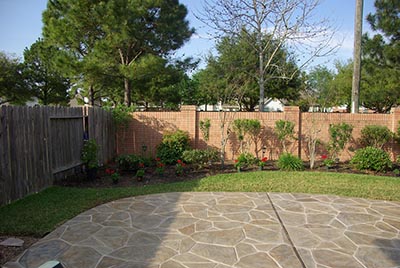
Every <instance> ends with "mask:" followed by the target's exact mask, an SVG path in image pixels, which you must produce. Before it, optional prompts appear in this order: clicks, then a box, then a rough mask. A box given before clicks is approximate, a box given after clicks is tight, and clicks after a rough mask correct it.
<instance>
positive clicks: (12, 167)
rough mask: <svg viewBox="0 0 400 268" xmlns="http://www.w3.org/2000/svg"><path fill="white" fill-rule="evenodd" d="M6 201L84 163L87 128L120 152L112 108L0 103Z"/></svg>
mask: <svg viewBox="0 0 400 268" xmlns="http://www.w3.org/2000/svg"><path fill="white" fill-rule="evenodd" d="M0 112H1V113H0V123H1V125H0V205H3V204H7V203H9V202H11V201H13V200H17V199H19V198H22V197H24V196H26V195H27V194H30V193H35V192H38V191H40V190H42V189H45V188H46V187H49V186H51V185H52V184H53V181H54V178H55V177H63V176H66V174H71V170H72V172H73V171H74V169H75V168H76V167H79V166H80V165H81V159H80V156H81V150H82V146H83V139H84V136H87V135H84V134H85V131H88V133H89V138H93V139H96V141H97V143H98V144H99V147H100V152H99V160H100V163H105V162H107V161H109V160H110V159H112V158H113V157H114V156H115V141H114V139H115V132H114V126H113V122H112V118H111V114H110V113H108V112H107V111H104V110H103V109H100V108H88V107H85V108H65V107H25V106H22V107H17V106H2V107H0Z"/></svg>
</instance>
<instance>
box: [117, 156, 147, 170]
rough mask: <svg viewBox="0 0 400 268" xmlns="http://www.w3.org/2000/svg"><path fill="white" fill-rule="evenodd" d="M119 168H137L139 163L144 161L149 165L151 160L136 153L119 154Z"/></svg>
mask: <svg viewBox="0 0 400 268" xmlns="http://www.w3.org/2000/svg"><path fill="white" fill-rule="evenodd" d="M115 161H116V162H117V163H118V168H119V169H121V170H137V169H138V168H139V163H143V164H144V165H145V166H149V165H150V163H151V160H149V159H148V158H145V157H141V156H138V155H135V154H122V155H119V156H118V157H117V158H116V160H115Z"/></svg>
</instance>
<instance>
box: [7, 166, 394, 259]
mask: <svg viewBox="0 0 400 268" xmlns="http://www.w3.org/2000/svg"><path fill="white" fill-rule="evenodd" d="M315 166H316V168H314V169H313V170H310V169H309V167H307V166H306V170H308V171H324V172H340V173H355V174H371V175H379V176H396V175H395V174H394V173H393V172H391V171H390V172H387V173H374V172H366V171H358V170H355V169H353V168H352V167H351V166H350V165H349V164H348V163H340V164H338V165H336V166H335V167H331V168H329V169H327V168H326V167H325V166H323V165H322V163H319V162H318V163H316V165H315ZM111 167H112V166H111ZM263 169H264V170H265V171H271V170H277V168H276V165H275V163H274V162H272V161H269V162H268V163H267V165H266V166H265V167H264V168H263ZM255 170H258V168H257V167H254V168H247V169H244V170H243V172H250V171H255ZM235 172H237V170H236V168H235V167H234V165H233V164H227V165H225V167H224V168H221V166H220V165H213V166H208V167H205V168H202V169H197V168H196V167H194V166H186V167H185V169H184V173H183V174H182V175H180V176H177V175H176V173H175V167H174V166H167V167H166V168H165V170H164V173H163V174H162V175H161V174H158V173H157V172H156V169H155V167H147V168H146V169H145V175H144V177H143V179H141V180H139V179H138V178H137V177H136V176H135V174H136V172H135V171H123V172H121V176H120V179H119V181H118V183H117V184H114V183H113V182H112V180H111V177H110V176H109V175H107V174H106V172H105V168H103V169H100V170H99V171H98V174H97V178H96V179H95V180H88V179H87V178H86V175H85V174H78V175H75V176H73V177H69V178H66V179H64V180H60V181H57V182H56V183H55V185H59V186H66V187H82V188H104V187H107V188H108V187H132V186H137V187H143V186H146V185H152V184H160V183H170V182H180V181H188V180H194V179H200V178H204V177H208V176H212V175H216V174H223V173H235ZM8 237H11V236H0V241H3V240H5V239H7V238H8ZM12 237H16V238H20V239H22V240H24V241H25V243H24V245H23V247H4V246H0V266H1V265H3V264H4V263H6V262H7V261H10V260H13V259H16V258H17V256H18V255H19V254H21V253H22V252H23V251H24V250H25V249H27V248H28V247H29V246H31V245H32V244H34V243H35V242H36V241H38V240H39V239H40V238H35V237H26V236H24V237H20V236H12Z"/></svg>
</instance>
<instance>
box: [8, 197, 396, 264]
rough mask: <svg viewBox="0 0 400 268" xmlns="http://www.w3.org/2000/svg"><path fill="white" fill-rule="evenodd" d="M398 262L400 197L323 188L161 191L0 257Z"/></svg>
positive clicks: (100, 210)
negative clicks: (313, 191) (317, 191)
mask: <svg viewBox="0 0 400 268" xmlns="http://www.w3.org/2000/svg"><path fill="white" fill-rule="evenodd" d="M50 260H57V261H59V262H61V263H62V264H63V266H64V267H79V268H81V267H86V268H90V267H96V268H104V267H114V268H123V267H135V268H136V267H137V268H145V267H146V268H200V267H201V268H227V267H243V268H246V267H248V268H257V267H268V268H270V267H271V268H275V267H276V268H278V267H280V268H292V267H293V268H297V267H300V268H304V267H307V268H337V267H346V268H353V267H354V268H365V267H368V268H369V267H371V268H372V267H379V268H389V267H400V203H398V202H387V201H377V200H365V199H360V198H343V197H338V196H327V195H309V194H277V193H165V194H155V195H147V196H138V197H132V198H125V199H121V200H117V201H114V202H110V203H107V204H104V205H100V206H98V207H95V208H93V209H90V210H88V211H86V212H84V213H82V214H80V215H78V216H77V217H75V218H73V219H71V220H70V221H68V222H66V223H65V224H63V225H62V226H60V227H59V228H57V229H56V230H55V231H53V232H52V233H50V234H49V235H47V236H46V237H44V238H43V239H42V240H40V241H39V242H38V243H36V244H35V245H33V246H32V247H30V248H29V249H28V250H27V251H25V253H23V254H22V255H21V256H20V257H19V259H18V260H17V261H16V262H9V263H7V264H6V265H5V266H4V267H6V268H14V267H18V268H21V267H27V268H37V267H39V266H40V265H42V264H43V263H45V262H47V261H50Z"/></svg>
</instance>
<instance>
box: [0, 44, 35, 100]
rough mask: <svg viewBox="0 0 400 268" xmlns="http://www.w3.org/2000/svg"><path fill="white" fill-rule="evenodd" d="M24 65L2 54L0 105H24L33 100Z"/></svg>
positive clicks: (0, 56) (0, 55) (0, 57)
mask: <svg viewBox="0 0 400 268" xmlns="http://www.w3.org/2000/svg"><path fill="white" fill-rule="evenodd" d="M31 95H32V94H31V91H30V90H29V87H28V84H27V81H26V73H25V67H24V64H23V63H22V62H21V61H20V60H19V59H18V58H15V57H12V56H9V55H7V54H6V53H4V52H0V104H3V103H12V104H24V103H25V102H26V101H27V100H29V99H30V98H31Z"/></svg>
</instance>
